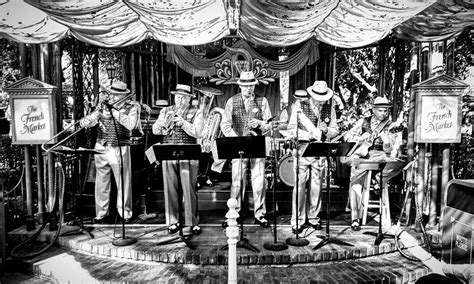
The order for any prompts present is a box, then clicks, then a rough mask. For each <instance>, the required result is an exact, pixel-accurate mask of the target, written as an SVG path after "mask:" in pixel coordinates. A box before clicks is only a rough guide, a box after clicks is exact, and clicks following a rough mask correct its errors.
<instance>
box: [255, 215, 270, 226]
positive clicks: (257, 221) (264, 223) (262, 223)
mask: <svg viewBox="0 0 474 284" xmlns="http://www.w3.org/2000/svg"><path fill="white" fill-rule="evenodd" d="M254 224H259V225H260V227H263V228H267V227H269V226H270V224H268V221H267V220H266V219H265V218H263V217H262V218H260V219H257V218H255V222H254Z"/></svg>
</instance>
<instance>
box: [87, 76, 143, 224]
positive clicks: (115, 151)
mask: <svg viewBox="0 0 474 284" xmlns="http://www.w3.org/2000/svg"><path fill="white" fill-rule="evenodd" d="M108 93H109V94H110V98H109V100H108V101H107V102H108V103H106V104H105V105H107V106H108V107H109V108H108V109H102V110H101V111H95V112H93V113H92V114H90V115H88V116H86V117H85V118H84V119H82V121H81V126H83V127H92V126H95V125H99V128H98V137H97V141H96V144H95V150H97V151H100V152H101V154H96V155H94V162H95V168H96V178H95V210H96V217H95V218H94V220H93V221H94V223H99V224H100V223H108V222H109V221H111V220H110V219H109V216H110V213H111V212H110V208H109V204H110V188H111V179H110V178H111V173H113V176H114V178H115V183H116V185H117V189H118V192H117V212H118V214H119V215H120V216H121V217H122V218H124V219H125V222H126V223H129V222H131V218H132V215H133V212H132V179H131V176H132V173H131V159H130V137H131V133H132V131H133V130H134V129H136V128H138V129H139V131H140V132H141V133H143V132H142V130H141V124H140V104H139V103H138V102H135V101H130V100H125V99H124V98H126V96H127V95H129V94H130V90H129V89H127V84H125V83H124V82H121V81H115V82H113V83H112V85H111V86H110V88H109V89H108ZM116 102H118V103H116ZM121 165H122V166H121ZM122 170H123V172H122ZM122 177H123V179H122ZM122 190H123V196H124V202H122ZM122 206H124V207H125V208H122ZM122 209H124V216H122Z"/></svg>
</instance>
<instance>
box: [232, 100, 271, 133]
mask: <svg viewBox="0 0 474 284" xmlns="http://www.w3.org/2000/svg"><path fill="white" fill-rule="evenodd" d="M262 108H263V97H257V96H255V97H254V99H253V100H252V101H251V103H250V105H249V113H247V112H246V111H245V105H244V99H243V98H242V95H241V94H237V95H235V96H233V97H232V128H233V129H234V131H235V133H237V135H239V136H243V134H244V128H245V125H246V124H247V123H248V121H249V120H250V119H252V118H256V119H259V120H263V111H262ZM252 130H253V131H255V132H256V133H257V135H261V134H262V130H261V129H252Z"/></svg>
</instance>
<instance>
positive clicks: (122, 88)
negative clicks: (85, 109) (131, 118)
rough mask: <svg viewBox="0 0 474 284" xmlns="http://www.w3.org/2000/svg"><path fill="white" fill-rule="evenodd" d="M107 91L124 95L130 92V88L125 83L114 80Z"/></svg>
mask: <svg viewBox="0 0 474 284" xmlns="http://www.w3.org/2000/svg"><path fill="white" fill-rule="evenodd" d="M109 93H111V94H114V95H126V94H129V93H130V90H129V89H127V84H125V83H124V82H122V81H115V82H113V83H112V85H111V86H110V88H109Z"/></svg>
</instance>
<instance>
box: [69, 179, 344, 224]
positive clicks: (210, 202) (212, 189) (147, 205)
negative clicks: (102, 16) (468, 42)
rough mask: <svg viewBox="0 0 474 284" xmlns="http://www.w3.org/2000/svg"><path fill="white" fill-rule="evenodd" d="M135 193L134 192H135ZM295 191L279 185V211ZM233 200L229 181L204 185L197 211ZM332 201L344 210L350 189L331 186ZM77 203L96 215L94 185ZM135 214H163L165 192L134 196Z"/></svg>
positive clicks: (332, 206)
mask: <svg viewBox="0 0 474 284" xmlns="http://www.w3.org/2000/svg"><path fill="white" fill-rule="evenodd" d="M133 190H135V189H133ZM292 190H293V189H292V188H291V187H289V186H286V185H279V187H278V188H277V190H276V202H277V207H278V210H279V211H282V212H285V213H286V212H291V201H292ZM229 197H230V182H218V183H216V184H215V185H214V186H203V187H201V188H199V189H198V202H199V204H198V208H199V209H198V210H206V211H208V210H227V200H228V199H229ZM245 197H246V200H247V206H250V208H252V206H253V202H252V198H251V197H252V193H251V190H249V191H248V192H246V195H245ZM330 197H331V200H330V202H331V203H330V206H329V210H330V211H331V212H340V211H344V210H345V208H346V205H347V200H348V193H347V190H346V189H344V188H341V187H340V186H337V185H333V186H332V187H331V196H330ZM321 198H322V209H321V210H323V211H324V210H325V208H326V207H325V206H326V189H325V185H323V189H322V193H321ZM76 200H77V203H76V204H81V206H83V210H84V214H85V215H84V216H90V217H93V216H95V207H94V184H93V183H89V184H88V186H87V188H86V190H85V193H84V194H83V195H82V200H79V195H78V194H76ZM134 200H136V202H135V201H134V204H135V208H134V210H135V211H138V212H140V213H144V212H164V192H163V189H162V188H157V189H153V190H150V191H148V192H147V193H146V194H141V195H139V196H136V195H134ZM266 200H267V211H271V208H273V205H272V201H273V191H272V190H267V192H266Z"/></svg>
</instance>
